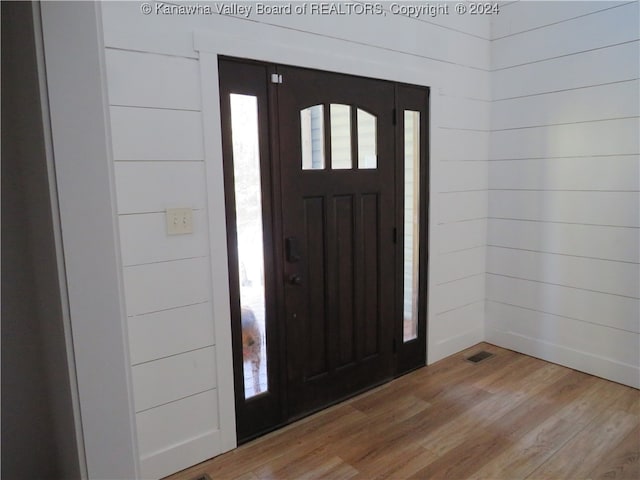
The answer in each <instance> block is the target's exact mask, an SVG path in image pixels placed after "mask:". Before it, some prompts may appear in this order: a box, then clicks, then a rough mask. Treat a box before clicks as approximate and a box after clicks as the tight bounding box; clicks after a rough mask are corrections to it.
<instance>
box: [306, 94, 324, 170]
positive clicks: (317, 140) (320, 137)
mask: <svg viewBox="0 0 640 480" xmlns="http://www.w3.org/2000/svg"><path fill="white" fill-rule="evenodd" d="M300 132H301V133H300V134H301V140H302V169H303V170H322V169H323V168H324V107H323V106H322V105H314V106H313V107H309V108H305V109H304V110H302V111H300Z"/></svg>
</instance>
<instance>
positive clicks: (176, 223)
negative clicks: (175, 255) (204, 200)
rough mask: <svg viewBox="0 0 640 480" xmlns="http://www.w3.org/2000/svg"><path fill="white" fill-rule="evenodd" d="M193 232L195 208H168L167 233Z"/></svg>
mask: <svg viewBox="0 0 640 480" xmlns="http://www.w3.org/2000/svg"><path fill="white" fill-rule="evenodd" d="M188 233H193V209H191V208H167V234H169V235H185V234H188Z"/></svg>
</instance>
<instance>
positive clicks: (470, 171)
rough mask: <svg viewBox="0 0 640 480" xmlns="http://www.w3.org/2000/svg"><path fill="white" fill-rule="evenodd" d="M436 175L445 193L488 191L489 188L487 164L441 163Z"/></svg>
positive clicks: (479, 162)
mask: <svg viewBox="0 0 640 480" xmlns="http://www.w3.org/2000/svg"><path fill="white" fill-rule="evenodd" d="M436 173H437V175H438V176H439V179H440V184H441V188H442V189H443V190H442V191H443V192H460V191H466V190H486V189H487V187H488V184H487V182H488V179H487V164H486V162H482V161H477V162H441V163H440V165H438V166H437V169H436Z"/></svg>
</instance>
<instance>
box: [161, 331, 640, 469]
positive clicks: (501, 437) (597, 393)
mask: <svg viewBox="0 0 640 480" xmlns="http://www.w3.org/2000/svg"><path fill="white" fill-rule="evenodd" d="M480 350H487V351H489V352H492V353H494V354H495V355H494V356H493V357H491V358H489V359H486V360H484V361H482V362H480V363H478V364H473V363H471V362H468V361H466V358H467V357H468V356H470V355H471V354H473V353H476V352H477V351H480ZM205 473H207V474H208V475H209V476H210V477H211V478H212V479H242V480H256V479H285V478H286V479H298V478H308V479H312V478H327V479H374V478H391V479H404V478H419V479H438V478H450V479H505V480H512V479H594V480H595V479H629V480H631V479H635V480H637V479H640V392H639V391H638V390H636V389H633V388H631V387H626V386H623V385H619V384H617V383H613V382H609V381H607V380H603V379H600V378H597V377H593V376H590V375H587V374H584V373H581V372H577V371H575V370H571V369H568V368H565V367H561V366H558V365H555V364H551V363H547V362H544V361H542V360H538V359H535V358H532V357H528V356H525V355H521V354H518V353H515V352H512V351H509V350H504V349H502V348H498V347H495V346H493V345H489V344H486V343H483V344H480V345H477V346H475V347H473V348H470V349H468V350H466V351H464V352H461V353H459V354H456V355H453V356H451V357H449V358H446V359H444V360H442V361H440V362H437V363H435V364H433V365H431V366H429V367H425V368H423V369H420V370H418V371H415V372H413V373H410V374H408V375H406V376H404V377H401V378H399V379H397V380H394V381H393V382H391V383H388V384H386V385H383V386H381V387H379V388H376V389H374V390H372V391H370V392H367V393H365V394H363V395H360V396H358V397H356V398H353V399H351V400H349V401H347V402H344V403H341V404H339V405H336V406H334V407H332V408H329V409H328V410H324V411H322V412H320V413H318V414H315V415H313V416H311V417H308V418H306V419H304V420H301V421H298V422H296V423H295V424H292V425H289V426H287V427H285V428H283V429H281V430H279V431H277V432H273V433H271V434H269V435H266V436H264V437H262V438H259V439H257V440H255V441H253V442H251V443H248V444H246V445H243V446H242V447H240V448H238V449H236V450H233V451H231V452H229V453H226V454H224V455H221V456H219V457H217V458H214V459H212V460H209V461H207V462H204V463H201V464H199V465H196V466H195V467H192V468H190V469H187V470H184V471H182V472H180V473H178V474H176V475H174V476H171V477H168V478H170V479H171V480H191V479H194V478H198V477H199V476H201V475H203V474H205Z"/></svg>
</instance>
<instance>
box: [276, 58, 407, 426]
mask: <svg viewBox="0 0 640 480" xmlns="http://www.w3.org/2000/svg"><path fill="white" fill-rule="evenodd" d="M278 72H279V73H281V74H282V76H283V79H284V82H283V84H281V85H279V86H278V116H279V121H280V148H281V155H280V158H281V162H282V163H281V171H280V176H281V183H282V198H283V202H282V222H283V236H284V237H290V236H306V237H307V238H306V239H305V247H306V248H305V249H304V250H303V252H302V259H301V261H300V262H297V263H295V264H291V263H287V264H285V276H288V277H291V276H294V275H299V276H300V278H301V280H302V281H301V283H300V284H299V285H294V284H291V283H289V284H288V285H287V286H286V288H285V298H284V303H285V306H286V316H287V324H286V325H287V332H291V333H292V335H289V334H288V335H287V363H288V365H289V375H288V378H287V383H288V389H287V394H288V408H289V412H290V414H291V415H292V416H298V415H302V414H305V413H307V412H309V411H312V410H314V409H317V408H318V407H320V406H323V405H326V404H327V403H332V402H335V401H337V400H339V399H340V398H343V397H345V396H348V395H352V394H353V393H355V392H357V391H358V390H361V389H363V388H366V387H368V386H371V385H375V384H377V383H380V382H382V381H384V380H386V379H388V378H391V376H392V374H393V350H392V347H393V311H394V294H393V292H394V281H393V278H394V274H393V273H394V256H395V246H394V244H393V228H394V224H393V221H394V213H395V198H394V192H395V186H394V181H393V178H394V142H393V135H386V136H385V135H382V134H381V132H385V131H387V132H389V131H393V129H394V127H393V123H392V119H393V117H392V114H393V108H394V86H393V84H391V83H388V82H383V81H376V80H370V79H362V78H356V77H347V76H344V75H338V74H330V73H326V72H317V71H311V70H303V69H293V68H288V67H282V68H280V67H279V68H278ZM315 105H323V106H324V108H323V113H324V115H323V118H322V127H323V132H324V135H317V137H318V138H321V139H322V140H323V142H324V145H323V147H324V149H323V151H324V155H325V157H326V160H325V162H324V165H325V168H324V169H303V168H302V165H303V163H305V162H304V161H303V157H304V156H305V148H307V149H308V148H309V147H308V146H305V145H304V139H305V135H304V133H303V132H304V129H305V128H308V124H307V126H305V125H304V123H303V120H302V118H303V117H304V114H302V115H301V112H305V111H308V110H306V109H308V108H309V107H312V106H315ZM359 111H361V112H363V113H366V114H367V115H368V117H367V116H365V115H362V114H360V116H361V118H363V120H361V121H360V122H358V114H357V112H359ZM359 124H360V125H362V129H363V141H360V138H359V135H358V126H359ZM373 125H375V126H373ZM367 129H368V130H369V132H368V133H369V135H368V137H367ZM373 131H377V132H378V133H377V135H375V139H374V140H372V138H371V137H372V135H373V134H374V133H373ZM367 142H368V145H367ZM360 145H362V148H360ZM317 150H318V151H319V149H317ZM360 152H363V156H364V157H365V158H363V159H360V158H359V155H360ZM374 152H375V153H374ZM306 155H307V156H308V155H309V154H306ZM376 155H377V158H376ZM317 164H318V165H320V164H321V163H319V162H318V163H317ZM359 165H365V166H368V167H372V166H373V167H375V168H359ZM383 292H384V293H383Z"/></svg>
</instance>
